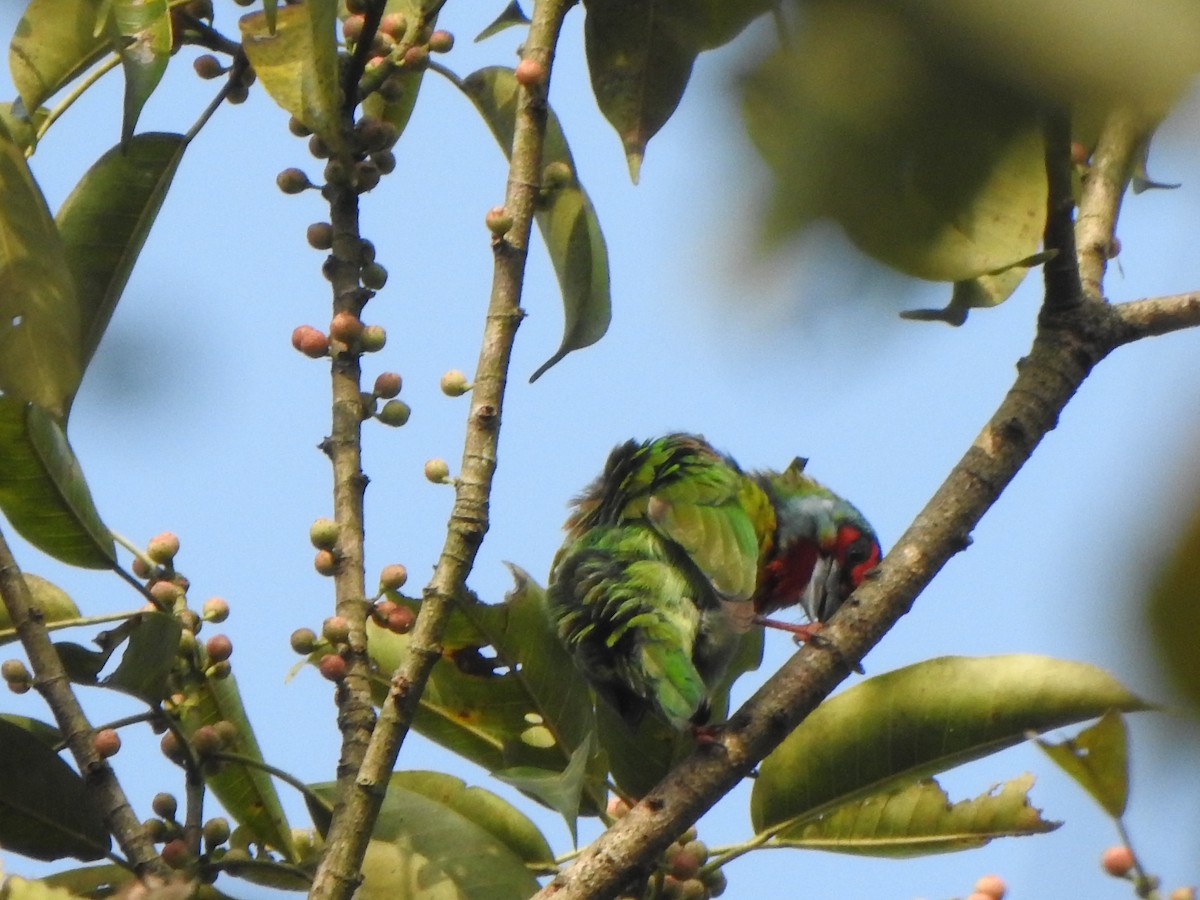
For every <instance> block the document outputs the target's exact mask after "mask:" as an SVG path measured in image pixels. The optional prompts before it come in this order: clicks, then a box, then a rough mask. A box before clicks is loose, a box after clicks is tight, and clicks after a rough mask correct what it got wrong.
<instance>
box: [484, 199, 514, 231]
mask: <svg viewBox="0 0 1200 900" xmlns="http://www.w3.org/2000/svg"><path fill="white" fill-rule="evenodd" d="M483 221H484V224H486V225H487V227H488V231H490V232H491V233H492V234H494V235H496V237H504V235H506V234H508V232H509V230H510V229H511V228H512V226H513V217H512V216H511V215H510V214H509V212H508V210H507V209H505V208H504V207H503V206H493V207H492V208H491V209H489V210H488V211H487V215H486V216H484V217H483Z"/></svg>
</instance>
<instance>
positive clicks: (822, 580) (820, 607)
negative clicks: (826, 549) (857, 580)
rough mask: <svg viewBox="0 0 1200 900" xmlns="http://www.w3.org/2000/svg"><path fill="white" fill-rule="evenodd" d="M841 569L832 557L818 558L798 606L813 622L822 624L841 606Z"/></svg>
mask: <svg viewBox="0 0 1200 900" xmlns="http://www.w3.org/2000/svg"><path fill="white" fill-rule="evenodd" d="M840 581H841V567H840V566H839V565H838V563H837V560H836V559H834V558H833V557H832V556H818V557H817V562H816V564H815V565H814V566H813V571H812V577H811V578H809V580H808V586H807V587H806V588H805V589H804V596H802V597H801V598H800V605H801V606H803V607H804V611H805V612H806V613H808V617H809V619H811V620H812V621H814V622H824V621H825V620H826V619H828V618H829V617H830V616H832V615H833V614H834V613H835V612H837V608H838V607H839V606H841V605H842V594H841V584H840Z"/></svg>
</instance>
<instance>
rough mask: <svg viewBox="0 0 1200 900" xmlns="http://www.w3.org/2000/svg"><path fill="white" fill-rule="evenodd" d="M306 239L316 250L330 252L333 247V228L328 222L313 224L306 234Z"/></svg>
mask: <svg viewBox="0 0 1200 900" xmlns="http://www.w3.org/2000/svg"><path fill="white" fill-rule="evenodd" d="M304 238H305V240H307V241H308V246H310V247H312V248H313V249H314V250H328V249H330V248H331V247H332V246H333V226H332V225H330V224H329V223H328V222H313V223H312V224H311V225H309V226H308V230H307V231H305V232H304Z"/></svg>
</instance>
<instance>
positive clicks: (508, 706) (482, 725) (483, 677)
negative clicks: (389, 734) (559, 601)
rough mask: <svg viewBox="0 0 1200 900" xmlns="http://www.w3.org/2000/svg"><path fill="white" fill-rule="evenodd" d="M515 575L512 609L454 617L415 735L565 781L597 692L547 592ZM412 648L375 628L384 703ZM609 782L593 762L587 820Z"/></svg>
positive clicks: (586, 733)
mask: <svg viewBox="0 0 1200 900" xmlns="http://www.w3.org/2000/svg"><path fill="white" fill-rule="evenodd" d="M514 575H515V576H516V578H517V585H516V587H515V588H514V590H513V591H512V592H511V593H510V594H509V595H508V597H507V598H506V602H504V603H502V604H497V605H485V604H482V603H467V602H464V603H461V604H459V605H458V607H457V608H456V609H455V611H454V612H453V613H452V614H451V617H450V621H449V623H448V627H447V632H446V634H445V635H444V636H443V639H442V647H443V651H442V656H443V658H442V659H441V660H439V661H438V663H437V664H436V665H435V666H434V668H433V672H432V673H431V675H430V679H429V682H428V684H427V686H426V689H425V692H424V693H423V694H422V695H421V704H420V707H419V708H418V712H417V716H416V720H415V722H414V727H415V728H416V729H417V731H418V732H420V733H421V734H423V735H424V736H425V737H427V738H429V739H430V740H433V741H436V742H437V743H439V744H441V745H442V746H443V747H446V748H447V749H449V750H452V751H453V752H455V753H457V754H459V755H460V756H464V757H466V758H467V759H470V760H472V761H474V762H476V763H478V764H479V765H482V766H484V767H485V768H487V769H488V770H489V771H493V772H494V771H500V770H510V769H513V768H525V769H533V770H539V771H544V772H563V771H565V770H566V769H567V768H568V767H569V766H570V764H571V762H572V760H573V758H574V754H575V752H576V750H577V749H578V748H579V747H580V746H581V745H583V744H585V743H587V742H588V741H589V740H590V735H591V734H592V732H593V731H594V730H595V720H594V718H593V716H592V708H591V700H590V692H589V690H588V687H587V684H586V682H585V681H584V680H583V677H582V676H581V675H580V674H579V672H578V671H577V670H576V668H575V666H574V665H573V664H572V662H571V660H570V657H569V656H567V654H566V652H565V651H564V650H563V648H562V645H561V644H560V643H559V642H558V639H557V637H556V636H555V635H554V633H553V630H552V628H551V626H550V624H549V620H548V617H547V614H546V611H545V595H544V592H543V591H542V589H541V588H540V587H538V586H537V585H536V584H535V583H534V582H533V581H532V580H531V579H529V577H528V576H527V575H525V573H524V572H521V571H520V570H518V569H515V568H514ZM394 599H397V600H399V599H401V598H399V597H396V598H394ZM414 608H415V604H414ZM408 640H409V637H408V635H397V634H394V633H392V632H389V631H386V630H384V629H382V628H379V627H378V626H376V625H375V624H374V623H373V622H372V623H368V626H367V646H368V650H369V652H370V654H371V659H372V660H373V661H374V662H375V664H376V666H377V669H378V672H379V680H378V683H377V686H376V690H377V693H376V698H377V700H380V701H381V700H382V698H383V695H384V692H385V691H386V687H387V683H388V678H389V677H390V675H391V673H392V672H393V671H395V669H396V668H397V666H398V665H399V664H400V663H401V661H402V660H403V658H404V655H405V653H406V652H407V647H408ZM604 774H605V773H604V770H603V765H602V763H601V761H600V760H599V759H597V758H589V760H588V767H587V777H586V778H585V779H584V782H583V785H582V789H583V791H584V793H583V796H582V798H580V800H579V803H580V805H581V808H582V809H583V812H584V814H585V815H594V814H595V813H596V812H597V811H598V810H599V809H600V808H602V807H603V804H604V799H605V790H604V787H603V781H604Z"/></svg>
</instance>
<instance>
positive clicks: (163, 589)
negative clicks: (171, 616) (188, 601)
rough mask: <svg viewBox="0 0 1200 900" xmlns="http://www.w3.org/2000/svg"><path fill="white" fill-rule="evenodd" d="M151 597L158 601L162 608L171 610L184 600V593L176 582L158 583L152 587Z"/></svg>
mask: <svg viewBox="0 0 1200 900" xmlns="http://www.w3.org/2000/svg"><path fill="white" fill-rule="evenodd" d="M150 596H151V597H153V598H154V599H155V600H157V601H158V603H159V605H160V606H162V607H165V608H167V609H170V608H171V607H173V606H174V605H175V604H176V603H177V602H178V601H180V600H182V599H183V591H182V590H181V589H180V587H179V585H177V584H175V583H174V582H171V581H156V582H154V584H152V585H150Z"/></svg>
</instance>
